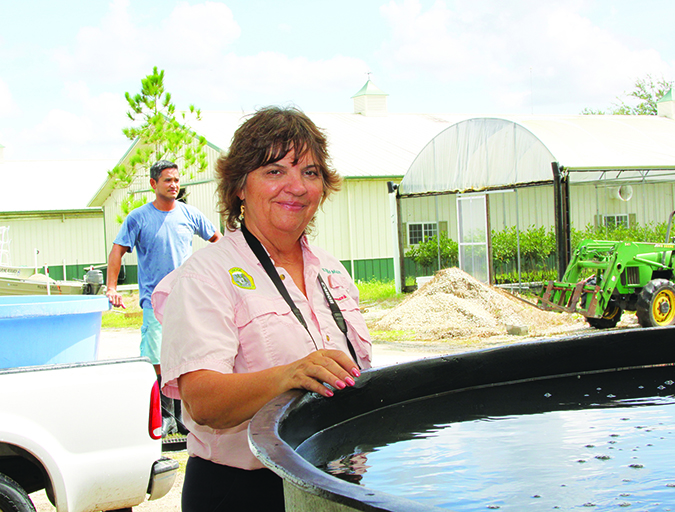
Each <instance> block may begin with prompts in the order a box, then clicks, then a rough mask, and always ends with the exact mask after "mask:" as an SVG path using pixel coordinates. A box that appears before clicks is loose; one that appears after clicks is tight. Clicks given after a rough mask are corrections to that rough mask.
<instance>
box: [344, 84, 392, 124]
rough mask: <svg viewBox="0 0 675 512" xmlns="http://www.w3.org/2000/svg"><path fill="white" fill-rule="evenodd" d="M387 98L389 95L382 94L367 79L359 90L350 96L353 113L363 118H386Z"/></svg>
mask: <svg viewBox="0 0 675 512" xmlns="http://www.w3.org/2000/svg"><path fill="white" fill-rule="evenodd" d="M387 96H389V95H388V94H387V93H386V92H383V91H382V90H381V89H379V88H378V87H377V86H376V85H375V84H374V83H373V82H372V81H371V80H370V79H368V81H367V82H366V84H365V85H364V86H363V87H361V90H360V91H359V92H357V93H356V94H355V95H354V96H352V99H353V100H354V113H355V114H362V115H364V116H386V115H387Z"/></svg>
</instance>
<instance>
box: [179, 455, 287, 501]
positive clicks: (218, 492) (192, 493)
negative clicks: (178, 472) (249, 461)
mask: <svg viewBox="0 0 675 512" xmlns="http://www.w3.org/2000/svg"><path fill="white" fill-rule="evenodd" d="M181 506H182V511H183V512H230V511H232V512H235V511H239V510H241V511H254V510H264V511H266V512H267V511H279V512H283V511H284V491H283V483H282V480H281V478H280V477H278V476H277V475H276V474H275V473H273V472H272V471H270V470H269V469H256V470H253V471H247V470H245V469H239V468H232V467H230V466H223V465H222V464H216V463H215V462H211V461H208V460H204V459H200V458H199V457H190V458H189V459H188V462H187V467H186V469H185V482H184V483H183V494H182V497H181Z"/></svg>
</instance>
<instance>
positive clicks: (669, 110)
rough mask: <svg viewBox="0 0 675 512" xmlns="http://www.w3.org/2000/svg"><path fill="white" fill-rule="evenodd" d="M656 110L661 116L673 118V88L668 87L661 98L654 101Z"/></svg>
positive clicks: (674, 104) (674, 99) (674, 102)
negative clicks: (668, 89)
mask: <svg viewBox="0 0 675 512" xmlns="http://www.w3.org/2000/svg"><path fill="white" fill-rule="evenodd" d="M656 112H657V114H658V115H659V116H661V117H667V118H669V119H675V97H673V89H670V91H668V92H667V93H666V94H664V95H663V98H661V99H660V100H658V101H657V102H656Z"/></svg>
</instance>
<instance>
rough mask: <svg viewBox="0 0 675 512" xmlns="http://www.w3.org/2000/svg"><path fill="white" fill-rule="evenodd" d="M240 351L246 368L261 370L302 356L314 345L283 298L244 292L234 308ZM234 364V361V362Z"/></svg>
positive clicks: (239, 355)
mask: <svg viewBox="0 0 675 512" xmlns="http://www.w3.org/2000/svg"><path fill="white" fill-rule="evenodd" d="M234 323H235V325H236V327H237V330H238V334H239V352H238V353H237V357H243V358H244V361H245V363H246V368H247V369H248V371H258V370H264V369H266V368H271V367H273V366H279V365H282V364H288V363H291V362H293V361H297V360H298V359H301V358H303V357H305V356H306V355H307V354H308V353H309V352H311V349H313V345H312V342H311V340H310V339H309V335H308V334H307V331H305V328H304V327H303V326H302V325H301V324H300V322H299V321H298V319H297V318H295V315H293V312H292V311H291V308H290V306H289V305H288V304H287V303H286V301H285V300H284V299H283V298H282V297H261V296H258V295H255V294H247V296H246V297H244V298H243V300H242V301H241V302H239V304H237V306H236V308H235V311H234ZM235 366H236V363H235Z"/></svg>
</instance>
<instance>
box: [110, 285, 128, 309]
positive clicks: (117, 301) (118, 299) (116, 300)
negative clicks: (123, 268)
mask: <svg viewBox="0 0 675 512" xmlns="http://www.w3.org/2000/svg"><path fill="white" fill-rule="evenodd" d="M105 294H106V296H107V297H108V300H109V301H110V304H112V305H113V306H114V307H116V308H122V309H127V307H126V306H125V305H124V301H123V300H122V295H120V294H119V292H118V291H117V290H116V289H114V288H108V289H107V290H106V292H105Z"/></svg>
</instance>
